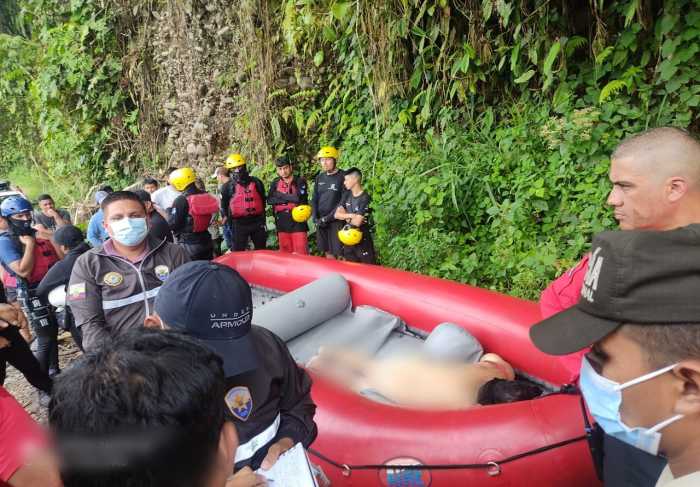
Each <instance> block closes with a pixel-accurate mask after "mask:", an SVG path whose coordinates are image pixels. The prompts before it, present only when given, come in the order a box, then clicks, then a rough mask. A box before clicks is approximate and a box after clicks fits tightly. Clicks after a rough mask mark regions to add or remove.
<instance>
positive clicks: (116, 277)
mask: <svg viewBox="0 0 700 487" xmlns="http://www.w3.org/2000/svg"><path fill="white" fill-rule="evenodd" d="M102 282H104V283H105V284H106V285H107V286H111V287H115V286H118V285H120V284H121V283H122V282H124V276H122V275H121V274H119V273H118V272H108V273H107V274H105V275H104V277H103V278H102Z"/></svg>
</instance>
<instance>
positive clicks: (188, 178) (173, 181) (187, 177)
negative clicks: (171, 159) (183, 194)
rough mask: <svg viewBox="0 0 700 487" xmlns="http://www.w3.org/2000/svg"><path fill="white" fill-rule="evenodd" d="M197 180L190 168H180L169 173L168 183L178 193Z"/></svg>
mask: <svg viewBox="0 0 700 487" xmlns="http://www.w3.org/2000/svg"><path fill="white" fill-rule="evenodd" d="M196 180H197V175H196V174H195V173H194V169H192V168H191V167H182V168H180V169H176V170H174V171H173V172H171V173H170V177H169V178H168V182H169V183H170V185H171V186H172V187H173V188H175V189H176V190H178V191H183V190H184V189H185V188H186V187H187V186H189V185H190V184H192V183H194V182H195V181H196Z"/></svg>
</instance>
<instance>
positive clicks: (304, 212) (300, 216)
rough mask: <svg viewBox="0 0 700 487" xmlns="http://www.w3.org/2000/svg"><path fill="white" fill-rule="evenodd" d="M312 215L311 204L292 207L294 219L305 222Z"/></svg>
mask: <svg viewBox="0 0 700 487" xmlns="http://www.w3.org/2000/svg"><path fill="white" fill-rule="evenodd" d="M309 217H311V207H310V206H309V205H299V206H295V207H294V208H292V220H294V221H295V222H297V223H303V222H305V221H306V220H308V219H309Z"/></svg>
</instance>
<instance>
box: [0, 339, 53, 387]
mask: <svg viewBox="0 0 700 487" xmlns="http://www.w3.org/2000/svg"><path fill="white" fill-rule="evenodd" d="M0 336H2V337H4V338H7V339H8V340H9V341H10V346H9V347H5V348H0V385H2V384H4V383H5V377H6V367H7V364H8V363H9V364H10V365H12V366H13V367H14V368H16V369H17V370H19V371H20V372H21V373H22V375H24V377H26V379H27V381H29V383H30V384H31V385H33V386H34V387H36V388H37V389H39V390H41V391H44V392H46V393H47V394H51V379H50V378H49V374H48V373H47V372H46V371H45V370H42V368H41V366H40V365H39V361H38V360H37V359H36V357H34V354H32V351H31V350H30V349H29V345H28V344H27V342H25V341H24V338H22V335H20V334H19V329H18V328H16V327H14V326H10V327H8V328H6V329H5V330H3V332H2V334H1V335H0Z"/></svg>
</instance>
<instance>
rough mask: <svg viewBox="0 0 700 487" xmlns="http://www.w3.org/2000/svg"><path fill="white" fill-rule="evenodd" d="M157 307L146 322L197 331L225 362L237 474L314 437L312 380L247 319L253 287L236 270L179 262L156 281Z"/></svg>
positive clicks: (272, 460)
mask: <svg viewBox="0 0 700 487" xmlns="http://www.w3.org/2000/svg"><path fill="white" fill-rule="evenodd" d="M155 312H156V313H155V315H153V316H150V317H149V318H148V319H147V320H146V326H149V327H162V328H165V329H174V330H178V331H182V332H184V333H186V334H188V335H192V336H195V337H197V338H199V340H200V341H201V342H202V343H204V344H205V345H207V346H208V347H209V348H211V349H212V350H214V351H215V352H216V353H217V354H218V355H219V356H220V357H221V358H222V360H223V362H224V373H225V375H226V390H227V392H226V395H225V397H224V400H225V402H226V405H227V412H228V415H229V416H230V417H231V418H232V419H233V420H234V422H235V424H236V429H237V430H238V437H239V439H240V446H239V447H238V450H236V458H235V461H236V471H237V474H236V475H244V474H245V473H246V472H247V473H249V472H250V470H249V469H244V467H249V468H251V469H253V470H257V469H258V468H260V467H262V468H264V469H269V468H270V467H272V465H273V464H274V463H275V462H276V461H277V458H279V456H280V455H281V454H282V453H284V452H285V451H286V450H288V449H289V448H291V447H292V446H294V445H295V444H296V443H299V442H301V443H302V444H303V445H304V447H305V448H306V447H308V446H309V445H310V444H311V443H312V442H313V440H314V439H315V438H316V434H317V429H316V424H315V423H314V421H313V417H314V414H315V411H316V405H315V404H314V403H313V400H312V399H311V379H310V377H309V375H308V374H307V373H306V372H305V371H304V369H302V368H301V367H299V366H298V365H297V364H296V362H295V361H294V359H293V358H292V356H291V354H290V353H289V350H288V349H287V346H286V345H285V344H284V342H283V341H282V340H281V339H280V338H279V337H278V336H276V335H275V334H273V333H272V332H270V331H269V330H267V329H265V328H261V327H258V326H251V319H252V316H253V302H252V296H251V289H250V286H249V285H248V283H247V282H246V281H245V280H244V279H243V278H242V277H241V276H240V275H239V274H238V272H236V271H235V270H233V269H231V268H230V267H227V266H224V265H221V264H216V263H213V262H191V263H188V264H185V265H184V266H182V267H181V268H179V269H177V270H176V271H175V272H173V274H172V275H171V276H170V279H168V281H167V282H166V283H165V284H164V285H163V287H162V288H161V291H160V292H159V293H158V297H157V298H156V304H155ZM234 479H235V477H234ZM234 485H235V482H234Z"/></svg>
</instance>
